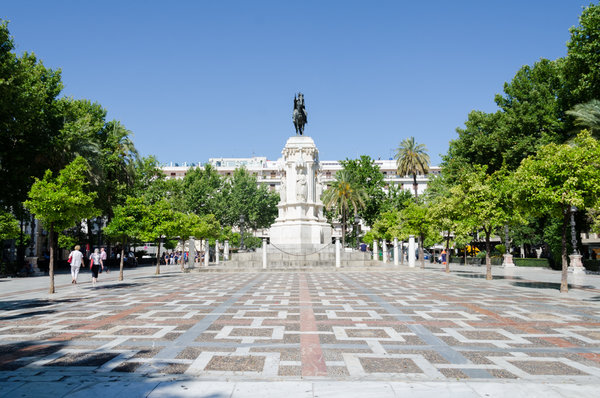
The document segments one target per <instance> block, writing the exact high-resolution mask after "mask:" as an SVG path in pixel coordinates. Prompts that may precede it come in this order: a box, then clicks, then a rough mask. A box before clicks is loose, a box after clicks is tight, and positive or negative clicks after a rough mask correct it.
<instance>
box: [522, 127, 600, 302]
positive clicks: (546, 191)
mask: <svg viewBox="0 0 600 398" xmlns="http://www.w3.org/2000/svg"><path fill="white" fill-rule="evenodd" d="M599 159H600V144H599V143H598V141H596V140H594V139H593V138H592V137H591V136H590V134H589V133H588V132H586V131H584V132H582V133H581V134H579V135H578V136H577V138H576V139H575V140H574V141H573V143H572V145H567V144H562V145H557V144H548V145H546V146H544V147H542V148H541V149H540V151H539V152H538V153H537V155H535V156H532V157H529V158H527V159H525V160H524V161H523V162H522V163H521V166H520V167H519V168H518V169H517V171H516V172H515V174H514V183H513V190H514V195H515V199H516V200H517V203H518V204H519V206H520V207H521V208H522V209H523V211H527V212H528V213H529V214H534V215H539V216H546V217H552V218H556V219H560V220H562V245H561V246H562V281H561V292H566V291H568V285H567V265H568V264H567V227H568V225H569V219H570V215H571V210H572V207H573V206H576V207H577V208H578V209H579V210H581V211H585V210H587V209H593V208H596V207H597V206H598V198H600V164H599Z"/></svg>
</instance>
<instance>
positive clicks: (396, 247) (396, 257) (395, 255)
mask: <svg viewBox="0 0 600 398" xmlns="http://www.w3.org/2000/svg"><path fill="white" fill-rule="evenodd" d="M394 265H398V238H394Z"/></svg>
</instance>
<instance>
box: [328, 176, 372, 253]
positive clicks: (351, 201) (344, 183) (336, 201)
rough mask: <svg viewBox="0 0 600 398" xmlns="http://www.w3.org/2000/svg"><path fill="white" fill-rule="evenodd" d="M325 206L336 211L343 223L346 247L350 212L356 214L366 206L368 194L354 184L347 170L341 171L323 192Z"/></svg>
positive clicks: (343, 236) (343, 240)
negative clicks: (352, 211)
mask: <svg viewBox="0 0 600 398" xmlns="http://www.w3.org/2000/svg"><path fill="white" fill-rule="evenodd" d="M322 199H323V204H324V205H325V207H326V208H327V209H329V210H331V209H334V210H335V214H336V215H338V216H340V217H341V221H342V246H346V228H347V225H346V224H347V222H348V216H349V214H350V210H351V209H353V210H354V214H357V213H358V211H359V210H360V209H362V208H364V206H365V200H366V193H365V191H364V189H363V188H362V187H359V186H355V185H354V184H353V183H352V180H351V176H350V174H349V173H348V172H347V171H346V170H340V171H338V172H337V173H336V175H335V181H333V182H332V184H331V186H330V187H329V188H327V189H326V190H325V192H323V197H322Z"/></svg>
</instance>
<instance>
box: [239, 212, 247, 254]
mask: <svg viewBox="0 0 600 398" xmlns="http://www.w3.org/2000/svg"><path fill="white" fill-rule="evenodd" d="M245 221H246V218H245V217H244V215H243V214H242V215H240V235H241V241H240V250H243V249H244V222H245Z"/></svg>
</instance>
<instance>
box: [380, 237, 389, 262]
mask: <svg viewBox="0 0 600 398" xmlns="http://www.w3.org/2000/svg"><path fill="white" fill-rule="evenodd" d="M381 252H382V253H383V254H382V255H383V263H384V264H385V263H387V260H388V258H387V255H388V252H387V242H386V241H385V239H384V240H383V242H382V243H381Z"/></svg>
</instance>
